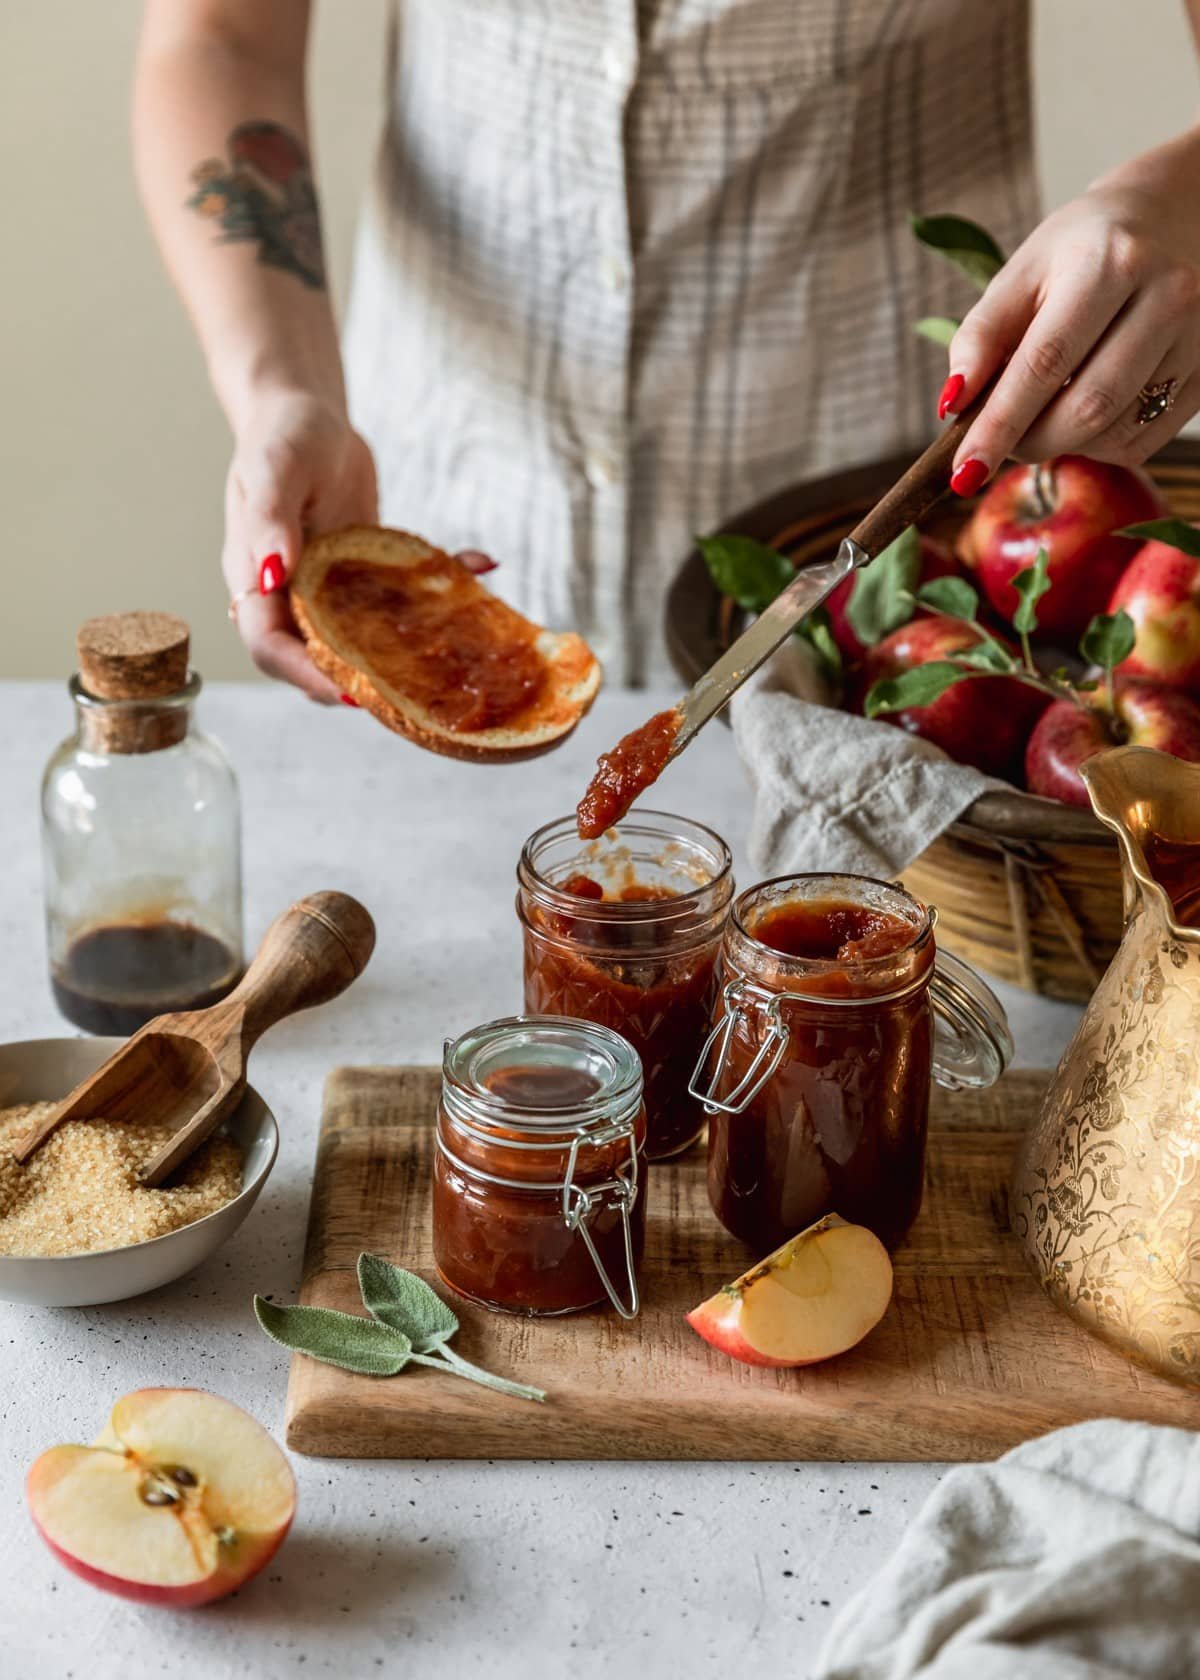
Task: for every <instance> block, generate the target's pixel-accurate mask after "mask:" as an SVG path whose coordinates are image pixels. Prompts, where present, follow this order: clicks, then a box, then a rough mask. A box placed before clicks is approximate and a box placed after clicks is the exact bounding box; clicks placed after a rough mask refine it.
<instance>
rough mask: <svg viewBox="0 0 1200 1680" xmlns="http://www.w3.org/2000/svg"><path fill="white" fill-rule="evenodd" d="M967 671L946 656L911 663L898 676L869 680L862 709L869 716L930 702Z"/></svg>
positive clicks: (959, 680) (964, 678)
mask: <svg viewBox="0 0 1200 1680" xmlns="http://www.w3.org/2000/svg"><path fill="white" fill-rule="evenodd" d="M970 675H971V673H970V672H969V671H964V670H963V669H962V667H961V666H960V665H952V664H951V663H950V661H949V660H948V659H931V660H930V661H929V663H928V664H927V665H915V666H914V667H913V669H912V670H911V671H902V672H901V673H900V675H899V676H898V677H884V678H882V679H881V680H880V681H879V682H877V683H874V684H872V686H871V687H870V688H869V689H868V690H867V698H866V701H865V703H864V706H863V710H864V711H865V712H866V715H867V716H868V717H869V718H873V717H879V716H881V714H882V713H884V712H902V711H905V710H907V708H908V707H910V706H931V705H932V704H933V702H934V701H935V700H938V699H940V698H941V696H942V695H943V694H945V692H946V690H947V689H948V688H952V687H953V686H954V684H955V683H956V682H964V681H966V680H967V679H968V678H969V677H970Z"/></svg>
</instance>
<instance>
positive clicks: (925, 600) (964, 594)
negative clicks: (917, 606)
mask: <svg viewBox="0 0 1200 1680" xmlns="http://www.w3.org/2000/svg"><path fill="white" fill-rule="evenodd" d="M917 600H918V601H920V603H921V605H922V606H923V607H932V608H933V609H934V611H935V612H940V613H946V614H947V615H948V616H949V617H950V618H965V619H967V620H969V622H970V623H972V624H974V622H975V620H976V618H977V617H978V616H979V596H978V595H977V594H976V592H975V590H973V589H972V588H971V585H970V584H969V583H968V582H967V580H966V578H958V577H939V578H930V580H929V582H928V583H923V584H922V585H921V587H920V589H918V590H917Z"/></svg>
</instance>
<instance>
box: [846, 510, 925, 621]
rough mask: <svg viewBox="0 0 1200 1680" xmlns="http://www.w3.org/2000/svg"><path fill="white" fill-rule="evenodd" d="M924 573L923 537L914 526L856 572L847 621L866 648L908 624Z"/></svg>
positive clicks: (902, 532)
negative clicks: (920, 579) (922, 570)
mask: <svg viewBox="0 0 1200 1680" xmlns="http://www.w3.org/2000/svg"><path fill="white" fill-rule="evenodd" d="M920 575H921V539H920V537H919V536H918V535H917V532H916V528H915V526H912V525H910V526H909V527H908V529H907V530H906V531H901V533H900V535H899V536H898V537H897V538H896V540H895V542H890V543H889V544H888V546H887V547H886V548H885V549H884V550H883V551H882V553H880V554H877V555H876V556H875V558H874V560H872V561H871V563H870V564H869V565H867V566H864V567H863V569H862V571H861V572H859V573H857V574H856V576H855V579H854V587H853V589H852V590H851V591H850V599H849V600H848V601H847V602H846V622H847V623H848V624H849V626H850V628H851V630H853V632H854V634H855V635H856V636H857V637H858V639H859V641H860V642H861V643H862V644H863V646H864V647H874V646H875V643H876V642H878V641H881V640H882V639H883V637H884V636H886V635H887V634H888V633H889V631H892V630H898V629H899V628H900V626H901V625H902V624H907V623H908V621H909V619H910V618H911V617H912V613H913V593H914V591H915V590H916V587H917V581H918V579H919V578H920Z"/></svg>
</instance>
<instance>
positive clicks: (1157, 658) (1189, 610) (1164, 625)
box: [1108, 542, 1200, 689]
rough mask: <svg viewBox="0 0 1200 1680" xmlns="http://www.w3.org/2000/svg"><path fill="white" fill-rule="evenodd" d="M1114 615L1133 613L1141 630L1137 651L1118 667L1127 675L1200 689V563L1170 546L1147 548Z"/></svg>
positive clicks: (1126, 577)
mask: <svg viewBox="0 0 1200 1680" xmlns="http://www.w3.org/2000/svg"><path fill="white" fill-rule="evenodd" d="M1108 611H1109V612H1110V613H1115V612H1127V613H1128V614H1129V616H1130V618H1131V619H1132V620H1133V624H1134V629H1135V630H1136V631H1137V641H1136V642H1135V644H1134V649H1133V652H1132V653H1131V654H1130V655H1129V658H1128V659H1125V660H1122V662H1121V664H1120V665H1119V666H1118V667H1117V669H1118V670H1119V671H1120V672H1121V674H1122V675H1123V676H1128V677H1148V678H1149V679H1150V680H1151V681H1152V682H1158V683H1164V684H1165V685H1166V686H1167V687H1168V688H1189V689H1200V560H1195V559H1193V558H1192V556H1191V555H1190V554H1185V553H1184V552H1183V550H1182V549H1179V548H1172V546H1171V545H1170V543H1163V542H1148V543H1145V544H1144V545H1143V546H1142V547H1141V548H1139V549H1138V551H1137V553H1136V554H1135V555H1134V557H1133V559H1132V560H1131V561H1130V562H1129V564H1128V566H1127V567H1126V568H1125V570H1124V572H1123V573H1122V574H1121V578H1120V580H1119V582H1118V583H1117V587H1116V589H1115V590H1114V591H1113V595H1112V600H1111V601H1110V602H1109V604H1108Z"/></svg>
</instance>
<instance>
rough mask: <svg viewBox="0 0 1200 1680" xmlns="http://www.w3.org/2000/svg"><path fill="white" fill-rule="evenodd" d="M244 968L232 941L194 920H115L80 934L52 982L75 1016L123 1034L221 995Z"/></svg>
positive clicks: (93, 1028)
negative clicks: (195, 922)
mask: <svg viewBox="0 0 1200 1680" xmlns="http://www.w3.org/2000/svg"><path fill="white" fill-rule="evenodd" d="M240 972H241V963H240V961H239V958H238V957H237V955H236V954H235V953H234V952H233V951H231V950H230V949H229V947H228V945H225V944H223V943H222V941H221V940H219V939H216V938H214V937H213V935H212V934H211V933H205V932H203V930H202V929H200V928H197V927H193V926H192V925H191V923H190V922H168V921H162V922H115V923H112V924H111V925H109V926H107V927H97V928H92V929H91V930H90V932H88V933H85V934H82V935H81V936H80V938H78V939H77V940H75V942H74V943H73V944H72V945H70V946H69V947H68V949H67V954H66V957H65V959H64V960H63V962H62V964H61V965H60V966H59V967H57V968H56V969H55V970H54V971H53V972H52V973H51V976H50V982H51V985H52V986H53V988H54V1001H55V1002H56V1003H57V1005H58V1007H59V1009H60V1010H61V1011H62V1013H63V1014H64V1015H65V1016H66V1017H67V1020H68V1021H73V1022H74V1023H75V1025H76V1026H77V1027H82V1028H83V1030H84V1032H90V1033H106V1034H107V1033H112V1034H122V1035H124V1034H127V1033H131V1032H136V1031H137V1029H138V1028H139V1027H141V1026H144V1025H145V1023H146V1022H147V1021H150V1020H153V1018H154V1017H155V1016H156V1015H165V1014H168V1013H170V1012H171V1011H173V1010H177V1009H206V1008H207V1007H208V1005H209V1004H211V1003H219V1002H220V1000H221V999H222V998H223V997H224V996H225V995H226V994H227V993H228V992H230V991H232V989H233V986H234V984H235V982H236V981H237V979H238V976H239V974H240Z"/></svg>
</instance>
